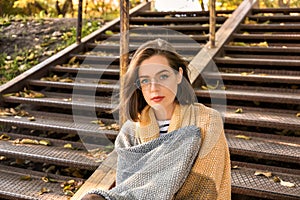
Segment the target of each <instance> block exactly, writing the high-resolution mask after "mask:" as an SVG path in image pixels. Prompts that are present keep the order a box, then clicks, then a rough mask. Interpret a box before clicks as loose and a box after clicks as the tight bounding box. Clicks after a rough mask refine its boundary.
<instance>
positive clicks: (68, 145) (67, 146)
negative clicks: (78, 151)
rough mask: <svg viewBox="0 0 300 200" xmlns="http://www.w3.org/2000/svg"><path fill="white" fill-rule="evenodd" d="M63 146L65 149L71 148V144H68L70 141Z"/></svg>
mask: <svg viewBox="0 0 300 200" xmlns="http://www.w3.org/2000/svg"><path fill="white" fill-rule="evenodd" d="M64 148H66V149H73V145H72V144H70V143H68V144H65V145H64Z"/></svg>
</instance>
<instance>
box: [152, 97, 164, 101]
mask: <svg viewBox="0 0 300 200" xmlns="http://www.w3.org/2000/svg"><path fill="white" fill-rule="evenodd" d="M163 98H165V97H164V96H156V97H152V98H151V100H152V101H154V102H160V101H162V100H163Z"/></svg>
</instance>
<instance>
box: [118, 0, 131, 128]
mask: <svg viewBox="0 0 300 200" xmlns="http://www.w3.org/2000/svg"><path fill="white" fill-rule="evenodd" d="M120 25H121V26H120V29H121V30H120V100H122V99H123V88H124V78H123V77H124V75H125V73H126V71H127V66H128V63H129V33H128V31H129V0H120ZM125 120H126V119H125V114H124V107H123V106H122V105H121V106H120V110H119V124H120V126H121V125H122V124H123V123H124V122H125Z"/></svg>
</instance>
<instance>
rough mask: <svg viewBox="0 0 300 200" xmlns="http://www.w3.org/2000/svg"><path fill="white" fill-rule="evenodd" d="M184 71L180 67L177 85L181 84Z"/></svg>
mask: <svg viewBox="0 0 300 200" xmlns="http://www.w3.org/2000/svg"><path fill="white" fill-rule="evenodd" d="M182 75H183V69H182V68H181V67H179V69H178V74H177V84H180V83H181V81H182Z"/></svg>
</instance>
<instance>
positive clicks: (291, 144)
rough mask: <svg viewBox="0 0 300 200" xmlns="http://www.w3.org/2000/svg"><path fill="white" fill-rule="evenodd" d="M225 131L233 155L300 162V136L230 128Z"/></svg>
mask: <svg viewBox="0 0 300 200" xmlns="http://www.w3.org/2000/svg"><path fill="white" fill-rule="evenodd" d="M225 133H226V138H227V142H228V146H229V148H230V154H231V155H240V156H247V157H254V158H262V159H266V160H275V161H281V162H288V163H295V164H299V163H300V138H299V137H288V136H279V135H276V133H255V132H247V131H239V130H228V129H226V130H225ZM244 136H246V137H244Z"/></svg>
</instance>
